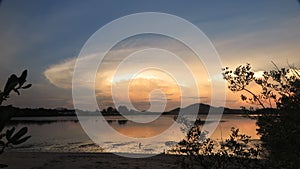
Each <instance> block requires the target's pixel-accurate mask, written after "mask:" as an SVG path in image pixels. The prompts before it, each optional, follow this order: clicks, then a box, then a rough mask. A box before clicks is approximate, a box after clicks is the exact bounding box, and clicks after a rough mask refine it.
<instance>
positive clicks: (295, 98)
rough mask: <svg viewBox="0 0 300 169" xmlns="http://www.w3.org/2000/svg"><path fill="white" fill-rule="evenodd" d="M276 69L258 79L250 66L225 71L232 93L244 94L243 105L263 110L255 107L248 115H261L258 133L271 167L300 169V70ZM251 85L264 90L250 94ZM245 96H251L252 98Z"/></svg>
mask: <svg viewBox="0 0 300 169" xmlns="http://www.w3.org/2000/svg"><path fill="white" fill-rule="evenodd" d="M274 66H275V68H274V70H270V71H265V72H264V73H263V76H262V77H255V76H254V72H253V71H252V69H251V66H250V64H246V65H244V66H243V65H241V66H238V67H237V68H236V69H235V70H230V69H229V68H228V67H226V68H224V69H223V77H224V79H225V80H227V82H228V84H229V85H228V88H229V89H230V90H231V91H233V92H241V93H242V94H241V99H242V100H243V101H245V102H247V103H250V104H252V105H253V104H254V105H260V106H261V108H260V109H256V110H255V109H254V108H253V107H252V106H251V107H250V108H249V109H248V111H256V112H257V113H260V114H261V116H258V118H257V125H258V126H259V129H258V130H257V131H258V134H260V135H261V140H262V141H263V144H262V145H263V146H264V148H265V149H266V150H267V151H268V153H269V155H268V158H269V164H268V165H269V167H270V168H283V169H289V168H290V169H292V168H299V166H300V153H299V151H298V148H297V147H298V146H299V145H300V124H299V121H300V114H299V110H300V75H299V70H298V69H296V68H295V67H293V66H291V65H289V68H288V69H287V68H278V67H277V66H276V65H275V64H274ZM250 84H252V85H253V84H254V85H257V88H256V89H259V88H260V91H259V92H254V91H251V90H249V88H248V87H249V85H250ZM245 93H248V96H246V95H245ZM249 95H250V97H249ZM272 103H274V104H275V107H273V106H272V105H273V104H272ZM267 105H268V106H267ZM243 108H244V109H245V110H246V108H245V107H243Z"/></svg>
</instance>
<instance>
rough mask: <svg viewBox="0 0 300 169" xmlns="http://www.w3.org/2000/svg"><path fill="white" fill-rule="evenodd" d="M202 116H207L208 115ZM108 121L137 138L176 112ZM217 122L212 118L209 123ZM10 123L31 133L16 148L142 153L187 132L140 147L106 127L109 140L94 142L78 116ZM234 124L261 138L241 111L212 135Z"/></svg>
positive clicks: (222, 134) (163, 125)
mask: <svg viewBox="0 0 300 169" xmlns="http://www.w3.org/2000/svg"><path fill="white" fill-rule="evenodd" d="M146 117H147V116H146ZM146 117H144V118H146ZM199 117H200V118H201V119H205V116H199ZM106 121H107V123H108V124H109V125H110V126H112V128H114V129H115V130H116V131H118V132H119V133H122V134H124V135H127V136H130V137H135V138H148V137H152V136H156V135H158V134H160V133H162V132H163V131H165V130H166V129H168V128H169V127H170V126H171V125H172V124H173V123H174V116H161V117H160V118H158V119H157V120H155V121H153V122H151V123H135V122H132V121H129V120H126V119H124V118H123V117H120V116H118V117H117V116H113V117H106ZM91 123H97V121H96V120H94V121H93V122H91ZM214 123H215V122H214V121H211V122H210V123H209V124H211V125H213V124H214ZM10 125H11V126H12V125H13V126H17V128H21V127H22V126H27V127H28V128H29V134H30V135H31V136H32V137H31V139H30V140H29V141H28V142H26V143H24V144H22V145H21V146H19V149H17V151H20V150H24V151H75V152H77V151H84V152H99V151H103V150H104V151H107V152H131V151H133V149H135V150H138V151H140V153H147V152H149V153H150V150H151V153H153V152H162V151H163V150H164V149H168V148H169V147H171V146H172V145H174V144H176V142H177V141H179V140H180V139H182V138H183V137H184V136H185V134H184V133H173V134H172V133H171V134H170V135H164V137H165V138H166V141H163V142H155V140H154V141H153V142H149V143H143V145H141V146H140V149H139V143H138V142H131V141H127V140H115V139H114V138H113V137H110V133H105V131H99V135H100V136H103V137H107V139H106V141H103V143H101V144H100V145H95V144H94V143H93V142H92V141H91V140H90V139H89V138H88V136H87V135H86V134H85V132H84V131H83V130H82V128H81V126H80V124H79V123H78V120H77V118H76V117H47V118H45V117H35V118H14V119H12V121H11V123H10ZM231 127H235V128H239V129H240V131H241V133H244V134H247V135H250V136H251V137H252V139H259V136H258V135H256V129H257V126H256V124H255V120H251V119H249V118H245V117H242V116H240V115H224V116H223V118H222V121H221V122H220V123H219V124H218V127H217V129H216V130H215V131H214V133H213V134H212V136H211V137H212V138H213V139H215V140H225V139H226V138H228V136H229V134H230V129H231ZM146 150H149V151H146Z"/></svg>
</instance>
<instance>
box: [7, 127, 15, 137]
mask: <svg viewBox="0 0 300 169" xmlns="http://www.w3.org/2000/svg"><path fill="white" fill-rule="evenodd" d="M14 131H15V127H13V128H11V129H8V130H6V139H7V140H10V138H11V136H12V134H13V133H14Z"/></svg>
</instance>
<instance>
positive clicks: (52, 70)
mask: <svg viewBox="0 0 300 169" xmlns="http://www.w3.org/2000/svg"><path fill="white" fill-rule="evenodd" d="M75 61H76V59H74V58H72V59H67V60H64V61H63V62H61V63H58V64H55V65H52V66H50V67H49V68H47V69H46V70H45V71H44V76H45V77H46V78H47V79H48V80H49V81H50V82H51V83H52V84H53V85H55V86H57V87H59V88H64V89H71V88H72V76H73V70H74V66H75Z"/></svg>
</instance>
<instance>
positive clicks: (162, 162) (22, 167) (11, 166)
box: [0, 152, 178, 169]
mask: <svg viewBox="0 0 300 169" xmlns="http://www.w3.org/2000/svg"><path fill="white" fill-rule="evenodd" d="M176 158H177V157H176V156H174V155H157V156H153V157H150V158H126V157H121V156H118V155H115V154H112V153H53V152H51V153H49V152H5V153H4V154H2V155H1V160H0V163H1V164H7V165H8V168H7V169H64V168H66V169H93V168H99V169H100V168H101V169H113V168H115V169H119V168H120V169H123V168H124V169H153V168H157V169H160V168H163V169H176V168H178V167H177V166H176Z"/></svg>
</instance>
